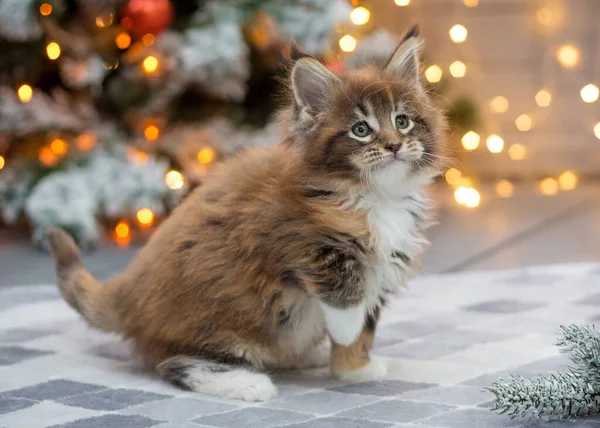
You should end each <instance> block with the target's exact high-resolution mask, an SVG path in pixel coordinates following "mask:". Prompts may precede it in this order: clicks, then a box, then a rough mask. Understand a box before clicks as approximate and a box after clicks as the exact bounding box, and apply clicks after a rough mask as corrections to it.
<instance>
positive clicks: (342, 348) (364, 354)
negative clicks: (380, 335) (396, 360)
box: [330, 310, 387, 381]
mask: <svg viewBox="0 0 600 428" xmlns="http://www.w3.org/2000/svg"><path fill="white" fill-rule="evenodd" d="M378 318H379V311H378V310H376V311H375V313H374V314H372V315H371V314H369V315H367V317H366V321H365V323H364V327H363V330H362V332H361V333H360V335H359V336H358V338H357V339H356V340H355V341H354V342H353V343H352V344H350V345H347V346H346V345H341V344H338V343H336V342H335V340H333V339H332V341H331V360H330V368H331V373H332V374H333V375H334V376H336V377H337V378H339V379H342V380H351V381H369V380H380V379H384V378H385V377H386V375H387V368H386V366H385V363H384V362H383V360H381V359H379V358H377V357H371V355H370V351H371V348H372V347H373V339H374V337H375V328H376V326H377V320H378Z"/></svg>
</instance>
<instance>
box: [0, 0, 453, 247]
mask: <svg viewBox="0 0 600 428" xmlns="http://www.w3.org/2000/svg"><path fill="white" fill-rule="evenodd" d="M356 3H357V1H356V0H354V1H353V2H350V1H347V0H264V1H260V0H46V1H44V0H0V47H1V49H2V63H1V64H0V223H4V224H8V225H12V224H15V223H18V222H26V223H27V224H28V225H29V226H30V227H31V228H32V230H33V240H34V243H35V244H36V245H39V246H44V235H45V230H46V229H47V228H48V227H49V226H59V227H62V228H64V229H66V230H68V231H69V232H71V233H72V234H73V235H74V236H75V238H76V239H77V241H78V243H79V244H80V245H81V246H83V247H84V248H85V247H90V246H93V245H94V244H95V243H97V242H98V241H99V240H100V239H101V238H102V236H103V234H104V232H103V230H110V231H112V232H111V233H112V236H113V238H115V239H116V240H117V242H118V243H120V244H125V245H126V244H128V243H129V241H130V240H131V238H132V236H134V235H135V234H137V235H141V236H144V235H145V234H144V233H143V229H144V228H148V227H150V226H152V225H153V223H154V222H155V221H156V217H162V216H164V215H165V214H166V213H167V212H168V211H169V210H170V209H171V208H172V207H174V206H175V205H176V204H177V203H178V202H179V201H180V200H181V198H182V197H183V196H184V195H185V194H186V193H187V192H188V191H189V190H190V189H191V188H193V187H194V186H196V185H198V184H200V183H201V181H202V178H203V177H204V176H205V175H206V174H207V173H208V172H209V171H210V169H211V167H212V165H213V164H214V163H215V162H218V161H219V160H220V159H222V158H224V157H226V156H228V155H229V154H231V153H233V152H235V151H236V150H238V149H240V148H243V147H247V146H251V145H266V144H276V143H278V142H279V141H280V139H281V130H280V129H279V128H278V126H277V124H276V123H274V122H271V121H270V118H271V116H272V114H273V112H274V109H275V108H276V104H275V102H274V97H273V94H275V93H276V92H277V87H276V85H277V80H278V79H277V78H278V77H279V76H280V74H281V73H282V72H283V70H284V69H285V68H284V67H282V66H281V65H282V63H284V62H285V61H286V60H287V59H286V58H287V55H288V49H287V46H289V42H290V40H291V39H294V40H295V41H296V42H297V43H298V44H299V45H300V46H301V48H302V49H303V50H304V51H306V52H307V53H309V54H312V55H315V56H317V57H319V58H320V59H322V60H324V61H325V63H326V64H327V65H328V66H329V67H330V69H332V70H334V71H336V70H340V69H343V68H344V64H349V65H354V64H357V63H359V62H361V61H363V60H371V59H373V58H377V59H383V58H386V57H387V56H389V54H390V53H391V52H392V51H393V48H394V47H395V44H396V42H397V37H396V36H392V35H391V34H390V33H389V32H387V31H384V30H377V31H375V29H372V28H371V29H368V28H367V27H368V26H362V27H360V28H361V29H362V30H361V29H359V28H358V27H359V25H361V24H357V20H356V19H355V18H356V13H355V12H354V13H355V16H354V17H352V15H351V13H350V12H351V11H352V10H353V6H352V4H356ZM357 9H364V8H355V9H354V11H356V10H357ZM367 12H368V11H367ZM362 14H363V15H362V19H363V21H364V18H365V16H364V11H362ZM351 18H352V21H353V22H354V27H353V28H354V32H355V35H356V36H357V37H359V36H360V37H361V40H360V43H359V44H358V47H357V44H356V39H354V38H353V37H351V36H350V35H346V36H343V37H341V36H342V34H340V35H339V36H338V37H337V38H336V37H334V34H335V33H336V32H338V33H346V32H349V31H348V30H349V28H350V27H351V26H352V23H351V22H350V19H351ZM359 18H360V17H359ZM367 21H368V15H367V16H366V21H365V22H367ZM365 22H363V24H364V23H365ZM365 29H367V31H365ZM363 36H364V38H363ZM340 37H341V39H340ZM338 39H339V43H338ZM350 53H351V54H350ZM340 55H341V56H340ZM459 119H460V118H459ZM459 121H460V120H458V121H456V123H459Z"/></svg>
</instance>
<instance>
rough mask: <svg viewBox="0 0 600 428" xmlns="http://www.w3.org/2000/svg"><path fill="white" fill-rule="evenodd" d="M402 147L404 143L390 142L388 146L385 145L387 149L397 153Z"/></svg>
mask: <svg viewBox="0 0 600 428" xmlns="http://www.w3.org/2000/svg"><path fill="white" fill-rule="evenodd" d="M400 147H402V144H388V145H387V146H385V149H386V150H389V151H390V152H392V153H394V154H396V153H398V150H400Z"/></svg>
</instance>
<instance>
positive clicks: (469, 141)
mask: <svg viewBox="0 0 600 428" xmlns="http://www.w3.org/2000/svg"><path fill="white" fill-rule="evenodd" d="M480 141H481V138H480V137H479V134H477V133H476V132H474V131H469V132H467V133H466V134H465V135H463V137H462V139H461V142H462V145H463V147H464V148H465V150H475V149H476V148H477V147H479V142H480Z"/></svg>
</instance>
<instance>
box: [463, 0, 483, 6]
mask: <svg viewBox="0 0 600 428" xmlns="http://www.w3.org/2000/svg"><path fill="white" fill-rule="evenodd" d="M463 4H464V5H465V6H466V7H477V6H478V5H479V0H463Z"/></svg>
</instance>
